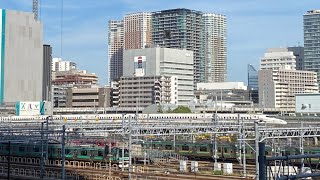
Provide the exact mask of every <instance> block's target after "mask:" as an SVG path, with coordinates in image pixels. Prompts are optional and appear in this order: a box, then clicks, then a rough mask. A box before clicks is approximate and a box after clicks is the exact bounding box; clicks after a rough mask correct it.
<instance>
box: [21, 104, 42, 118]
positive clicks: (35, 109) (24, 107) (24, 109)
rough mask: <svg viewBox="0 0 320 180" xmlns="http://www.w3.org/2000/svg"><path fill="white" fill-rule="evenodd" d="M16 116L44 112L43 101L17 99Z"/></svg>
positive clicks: (34, 114)
mask: <svg viewBox="0 0 320 180" xmlns="http://www.w3.org/2000/svg"><path fill="white" fill-rule="evenodd" d="M16 114H17V115H18V116H36V115H43V114H44V102H42V101H19V102H17V103H16Z"/></svg>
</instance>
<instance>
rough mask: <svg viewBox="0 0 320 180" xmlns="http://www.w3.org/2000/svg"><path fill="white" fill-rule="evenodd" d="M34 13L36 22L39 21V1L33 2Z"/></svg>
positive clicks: (34, 0)
mask: <svg viewBox="0 0 320 180" xmlns="http://www.w3.org/2000/svg"><path fill="white" fill-rule="evenodd" d="M32 12H33V14H34V20H36V21H38V0H33V6H32Z"/></svg>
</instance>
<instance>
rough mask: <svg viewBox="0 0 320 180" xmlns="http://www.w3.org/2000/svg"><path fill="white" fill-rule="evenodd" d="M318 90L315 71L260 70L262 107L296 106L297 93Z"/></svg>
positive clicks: (260, 101)
mask: <svg viewBox="0 0 320 180" xmlns="http://www.w3.org/2000/svg"><path fill="white" fill-rule="evenodd" d="M318 91H319V89H318V84H317V74H316V73H315V72H310V71H298V70H288V69H278V70H272V69H268V70H260V71H259V105H260V107H262V108H284V109H288V108H295V94H301V93H316V92H318Z"/></svg>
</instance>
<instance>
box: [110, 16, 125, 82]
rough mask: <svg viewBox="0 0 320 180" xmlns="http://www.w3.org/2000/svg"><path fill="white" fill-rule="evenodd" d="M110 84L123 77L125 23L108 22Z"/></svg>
mask: <svg viewBox="0 0 320 180" xmlns="http://www.w3.org/2000/svg"><path fill="white" fill-rule="evenodd" d="M108 29H109V31H108V83H109V84H110V82H112V81H113V80H114V79H118V78H120V77H121V76H122V69H123V46H124V26H123V21H113V20H112V21H109V22H108Z"/></svg>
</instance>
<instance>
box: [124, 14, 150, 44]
mask: <svg viewBox="0 0 320 180" xmlns="http://www.w3.org/2000/svg"><path fill="white" fill-rule="evenodd" d="M151 17H152V16H151V13H150V12H141V13H133V14H128V15H125V16H124V37H125V39H124V49H143V48H145V47H150V46H151V37H152V36H151Z"/></svg>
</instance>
